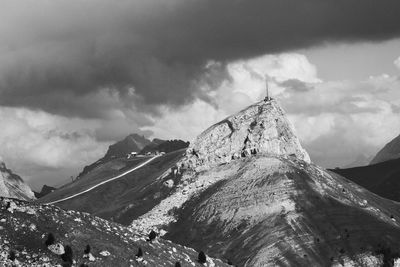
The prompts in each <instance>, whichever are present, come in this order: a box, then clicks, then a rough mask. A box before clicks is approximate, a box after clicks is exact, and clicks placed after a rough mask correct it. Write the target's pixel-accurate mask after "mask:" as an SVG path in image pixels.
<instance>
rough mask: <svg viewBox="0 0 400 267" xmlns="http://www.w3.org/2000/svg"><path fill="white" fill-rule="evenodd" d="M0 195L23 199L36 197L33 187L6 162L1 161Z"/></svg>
mask: <svg viewBox="0 0 400 267" xmlns="http://www.w3.org/2000/svg"><path fill="white" fill-rule="evenodd" d="M0 196H3V197H13V198H18V199H22V200H32V199H35V195H34V193H33V192H32V190H31V188H30V187H29V186H28V185H27V184H26V183H25V182H24V180H22V178H21V177H19V176H18V175H16V174H15V173H13V172H12V171H11V170H10V169H8V168H7V167H6V164H5V163H4V162H0Z"/></svg>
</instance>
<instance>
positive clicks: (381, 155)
mask: <svg viewBox="0 0 400 267" xmlns="http://www.w3.org/2000/svg"><path fill="white" fill-rule="evenodd" d="M397 158H400V135H399V136H397V137H396V138H394V139H393V140H392V141H390V142H389V143H387V144H386V145H385V146H384V147H383V148H382V149H381V150H380V151H379V152H378V154H376V156H375V157H374V158H373V160H372V161H371V163H370V164H371V165H372V164H377V163H380V162H384V161H388V160H392V159H397Z"/></svg>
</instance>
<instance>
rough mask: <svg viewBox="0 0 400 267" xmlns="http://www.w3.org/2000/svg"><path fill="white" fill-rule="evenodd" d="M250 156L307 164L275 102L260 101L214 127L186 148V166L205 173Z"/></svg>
mask: <svg viewBox="0 0 400 267" xmlns="http://www.w3.org/2000/svg"><path fill="white" fill-rule="evenodd" d="M251 154H265V155H275V156H282V157H289V156H293V157H296V158H298V159H301V160H304V161H306V162H310V157H309V155H308V153H307V152H306V151H305V150H304V149H303V148H302V146H301V144H300V141H299V139H298V138H297V136H296V134H295V131H294V128H293V126H292V124H291V123H290V121H289V120H288V119H287V118H286V115H285V112H284V111H283V109H282V108H281V107H280V105H279V104H278V102H277V101H276V100H269V101H260V102H257V103H255V104H253V105H251V106H249V107H247V108H245V109H243V110H242V111H240V112H238V113H236V114H234V115H232V116H229V117H227V118H226V119H224V120H222V121H220V122H218V123H216V124H214V125H213V126H211V127H210V128H208V129H207V130H205V131H204V132H203V133H201V134H200V135H199V136H198V137H197V139H196V140H195V141H194V142H193V143H192V144H191V145H190V146H189V148H188V150H187V158H186V163H187V165H188V166H189V167H191V168H194V169H207V168H210V167H212V166H216V165H218V164H221V163H227V162H229V161H231V160H232V159H235V158H240V157H246V156H248V155H251Z"/></svg>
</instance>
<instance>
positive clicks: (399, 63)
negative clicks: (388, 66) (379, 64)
mask: <svg viewBox="0 0 400 267" xmlns="http://www.w3.org/2000/svg"><path fill="white" fill-rule="evenodd" d="M394 65H395V66H396V67H397V68H398V69H400V57H398V58H397V59H396V60H395V61H394Z"/></svg>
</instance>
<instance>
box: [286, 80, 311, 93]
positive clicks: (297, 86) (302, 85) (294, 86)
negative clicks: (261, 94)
mask: <svg viewBox="0 0 400 267" xmlns="http://www.w3.org/2000/svg"><path fill="white" fill-rule="evenodd" d="M279 85H280V86H282V87H284V88H286V89H289V90H293V91H299V92H307V91H310V90H312V89H314V86H313V84H310V83H306V82H303V81H300V80H298V79H289V80H286V81H283V82H281V83H279Z"/></svg>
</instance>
